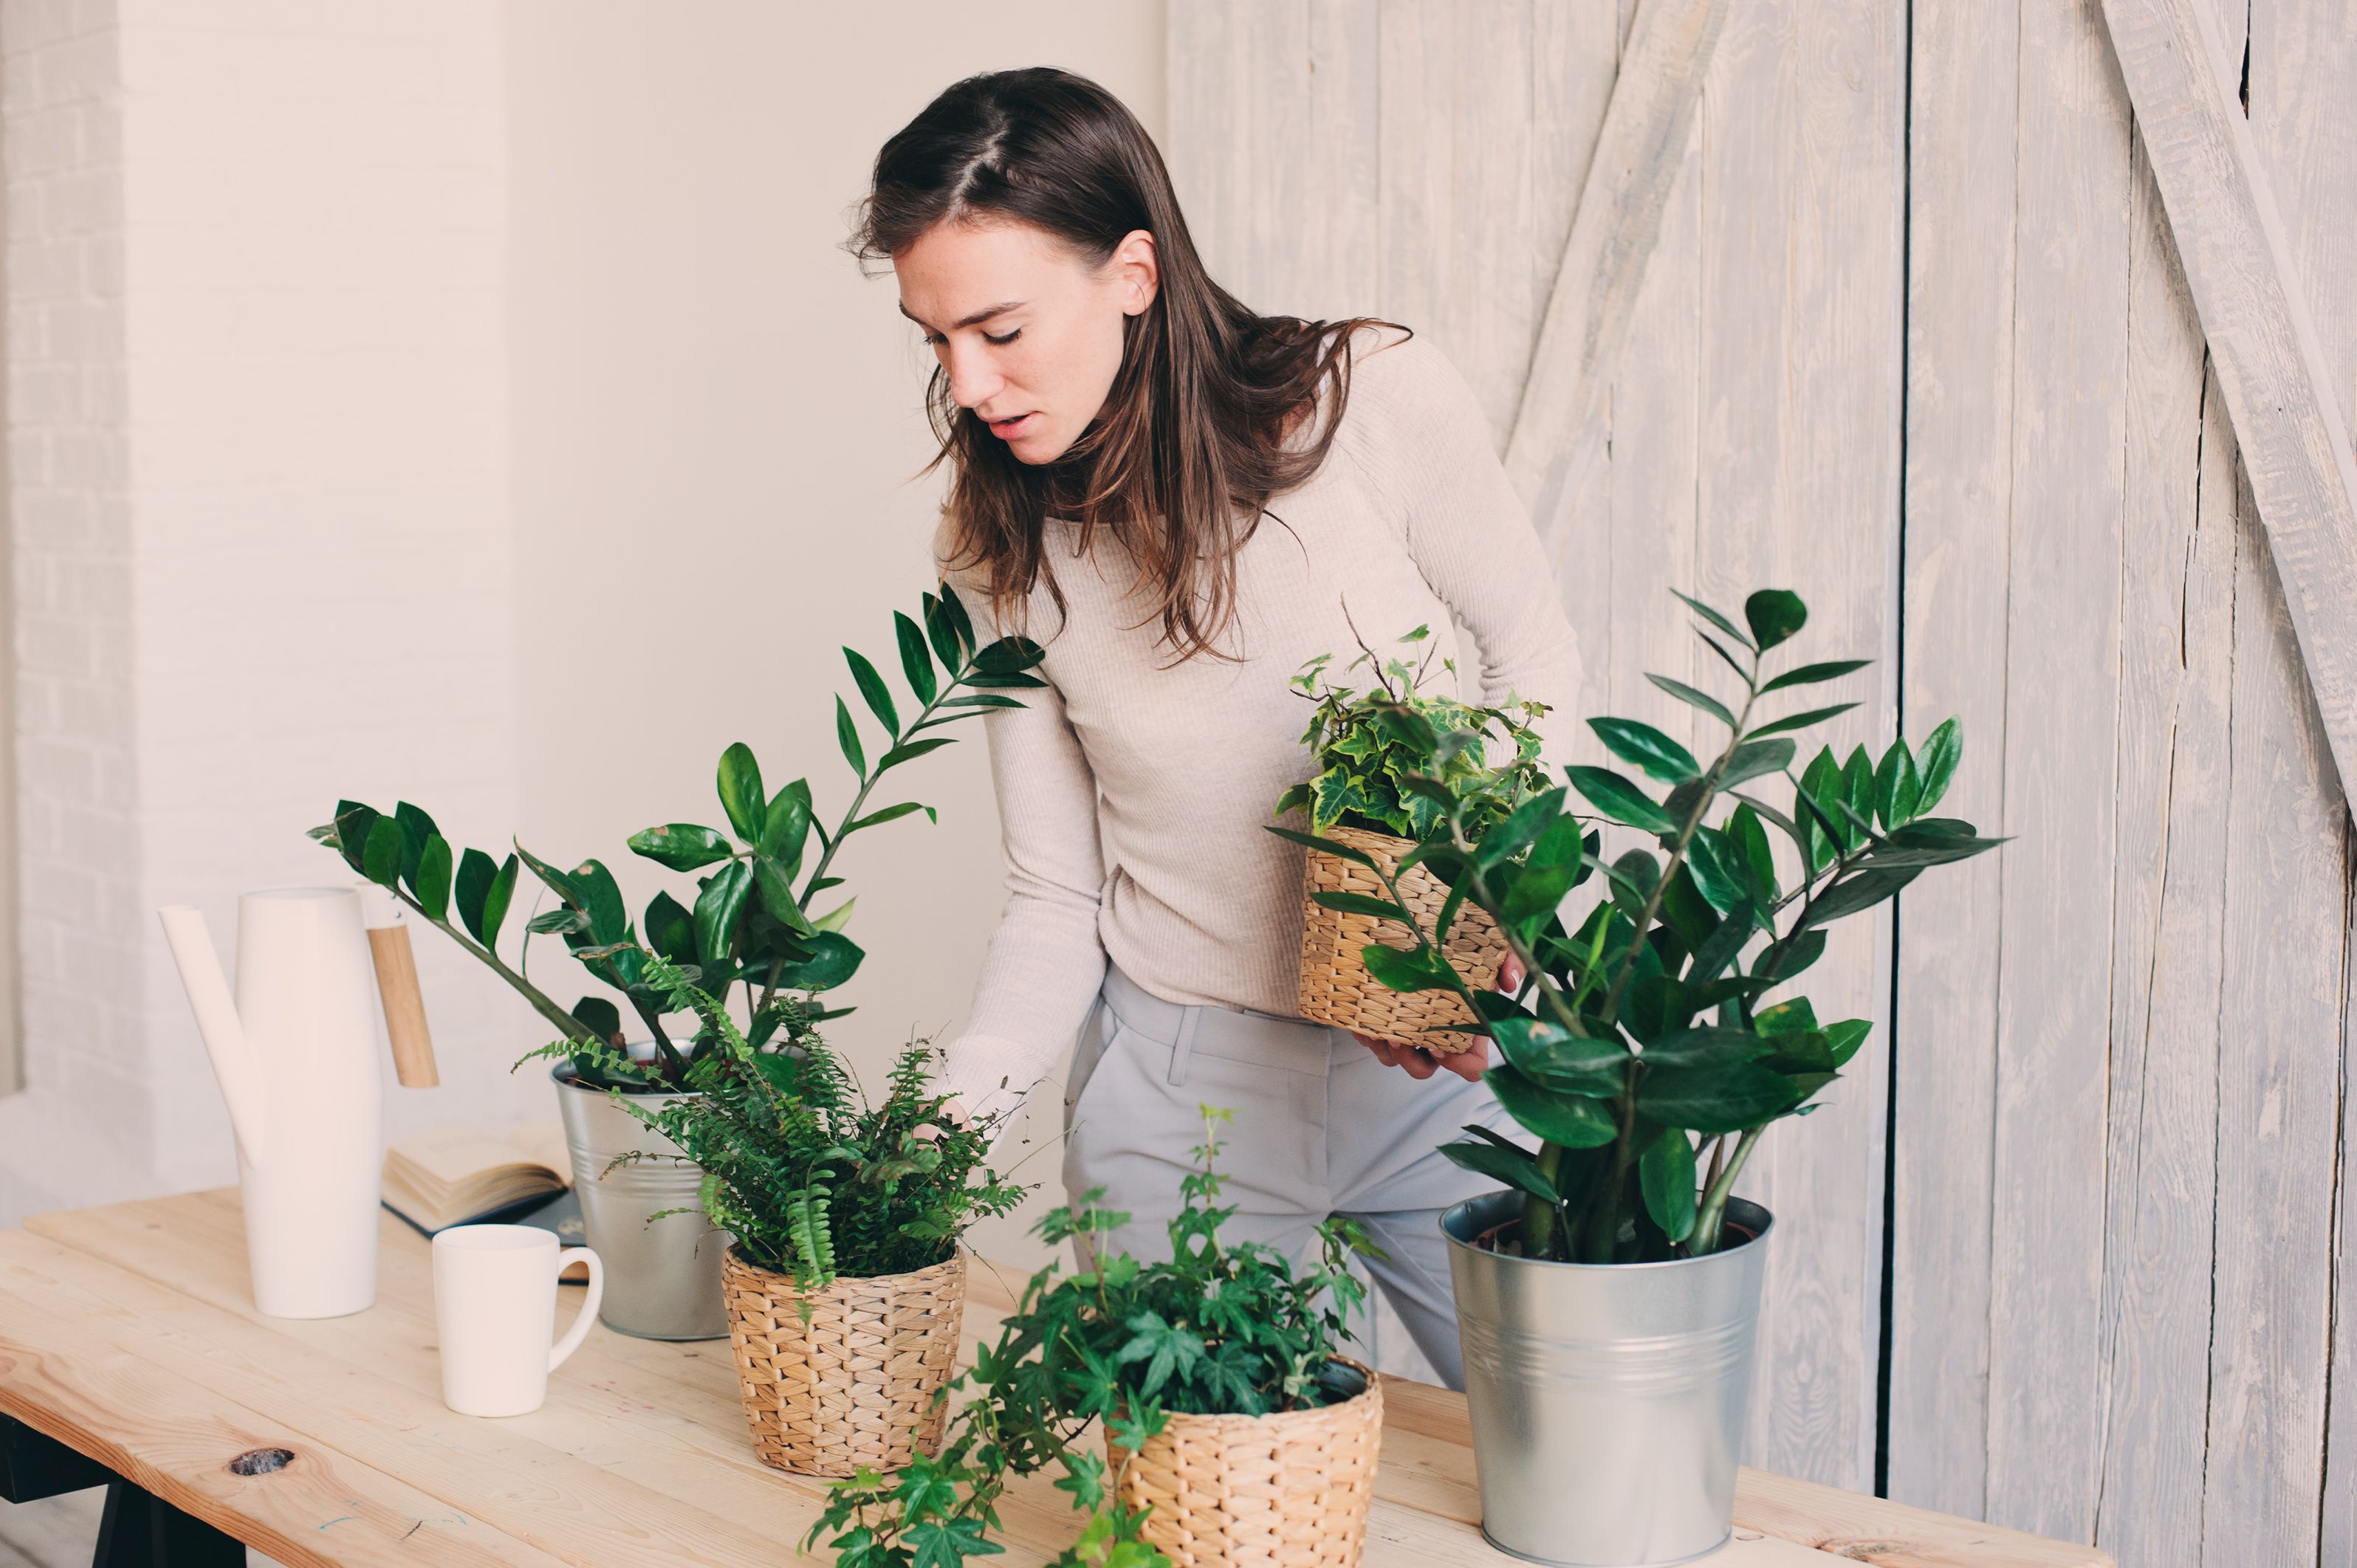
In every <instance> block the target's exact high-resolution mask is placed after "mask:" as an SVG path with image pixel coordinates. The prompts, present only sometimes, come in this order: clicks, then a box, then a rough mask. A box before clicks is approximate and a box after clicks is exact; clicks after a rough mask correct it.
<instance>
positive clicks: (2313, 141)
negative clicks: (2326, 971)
mask: <svg viewBox="0 0 2357 1568" xmlns="http://www.w3.org/2000/svg"><path fill="white" fill-rule="evenodd" d="M2231 15H2232V13H2231V11H2230V12H2229V16H2230V17H2231ZM2248 17H2249V25H2250V32H2249V38H2248V48H2249V68H2248V69H2249V83H2250V94H2249V103H2250V131H2251V139H2252V142H2253V144H2254V145H2255V147H2256V149H2257V152H2258V155H2259V157H2260V160H2261V162H2262V164H2263V166H2265V167H2266V171H2267V176H2268V178H2269V181H2270V182H2271V184H2272V185H2273V187H2274V188H2275V192H2276V201H2277V204H2278V207H2279V209H2280V213H2281V216H2282V220H2283V225H2284V234H2285V239H2286V241H2287V245H2288V254H2289V257H2290V261H2291V264H2292V270H2293V273H2294V274H2295V275H2296V276H2297V277H2298V279H2299V280H2300V283H2301V285H2302V286H2301V288H2300V290H2299V293H2300V297H2301V298H2302V299H2303V300H2304V301H2305V303H2306V304H2307V306H2309V313H2310V319H2311V321H2312V323H2313V325H2314V328H2315V332H2316V341H2317V344H2318V347H2319V349H2321V351H2322V356H2323V366H2324V372H2325V376H2326V379H2327V381H2328V382H2329V384H2330V386H2331V388H2332V390H2333V393H2334V395H2335V398H2336V400H2337V401H2338V403H2339V404H2340V406H2341V409H2342V411H2343V412H2344V413H2347V412H2348V411H2350V410H2351V409H2352V407H2357V294H2353V293H2352V289H2351V288H2350V287H2349V281H2348V280H2349V279H2350V277H2351V275H2352V270H2357V184H2352V178H2351V171H2352V169H2357V115H2352V113H2350V104H2351V103H2352V102H2357V29H2352V27H2350V23H2349V11H2348V7H2347V6H2346V5H2340V4H2335V3H2333V0H2255V3H2254V4H2252V5H2250V6H2249V9H2248ZM2233 41H2234V40H2233V39H2232V38H2230V39H2229V40H2228V44H2229V53H2230V55H2231V54H2233V52H2234V51H2233V48H2232V45H2233ZM2344 434H2347V433H2346V432H2344ZM2283 705H2284V704H2283V703H2282V702H2281V701H2280V700H2278V702H2277V703H2276V708H2277V710H2278V711H2280V709H2281V708H2282V706H2283ZM2237 716H2238V718H2239V717H2240V710H2239V707H2238V711H2237ZM2310 745H2311V746H2312V745H2313V743H2312V742H2311V743H2310ZM2341 782H2342V789H2343V795H2344V798H2345V794H2346V779H2345V777H2344V778H2343V779H2342V781H2341ZM2238 815H2239V812H2238ZM2342 831H2343V836H2344V838H2346V837H2347V836H2348V829H2347V825H2346V823H2345V822H2344V823H2343V829H2342ZM2303 869H2304V870H2305V869H2306V868H2303ZM2351 878H2352V863H2351V860H2350V857H2349V854H2348V853H2347V852H2346V851H2345V850H2344V852H2343V854H2342V855H2341V881H2342V885H2343V886H2349V885H2350V882H2351ZM2298 886H2304V887H2309V888H2310V889H2311V892H2310V897H2312V896H2313V891H2312V889H2313V884H2312V882H2311V881H2310V879H2309V876H2307V875H2303V876H2302V877H2301V878H2300V881H2299V883H2298ZM2344 908H2357V905H2351V904H2344ZM2309 913H2310V914H2311V916H2314V915H2315V914H2316V913H2317V912H2316V911H2315V910H2314V908H2313V906H2312V905H2311V906H2310V908H2309ZM2321 918H2322V919H2323V921H2324V924H2325V925H2326V926H2328V927H2329V926H2330V925H2334V924H2338V925H2340V927H2341V955H2342V970H2343V975H2342V979H2341V984H2340V985H2339V986H2338V987H2337V989H2338V990H2339V991H2340V993H2341V995H2340V1004H2339V1014H2340V1018H2341V1026H2340V1030H2339V1035H2340V1039H2339V1047H2340V1053H2341V1060H2340V1073H2339V1091H2340V1098H2341V1124H2340V1125H2341V1133H2340V1137H2339V1139H2338V1142H2337V1145H2336V1147H2335V1148H2334V1150H2333V1152H2332V1159H2333V1164H2334V1166H2335V1170H2334V1182H2333V1195H2332V1201H2333V1204H2334V1206H2335V1213H2336V1215H2337V1221H2338V1226H2339V1231H2340V1234H2339V1238H2338V1244H2337V1245H2336V1246H2335V1247H2334V1248H2333V1250H2332V1255H2331V1257H2330V1261H2329V1263H2328V1262H2319V1260H2318V1258H2317V1256H2316V1253H2315V1251H2314V1250H2313V1247H2312V1245H2311V1244H2310V1243H2309V1238H2303V1239H2302V1245H2301V1246H2300V1248H2299V1249H2298V1251H2297V1254H2296V1256H2295V1257H2294V1258H2291V1259H2287V1260H2284V1261H2283V1262H2280V1263H2279V1264H2278V1265H2277V1266H2278V1267H2280V1268H2283V1269H2285V1270H2286V1271H2287V1274H2286V1279H2287V1282H2289V1283H2294V1284H2299V1283H2310V1282H2304V1281H2302V1280H2301V1279H2300V1276H2299V1274H2298V1273H2294V1272H2291V1271H2298V1270H2308V1271H2316V1270H2319V1269H2325V1270H2328V1271H2329V1273H2330V1279H2331V1287H2332V1292H2333V1294H2332V1312H2331V1316H2330V1323H2331V1332H2332V1342H2331V1344H2330V1371H2329V1373H2328V1374H2327V1377H2326V1380H2325V1381H2326V1400H2327V1409H2328V1412H2329V1416H2328V1425H2327V1430H2326V1432H2325V1434H2324V1444H2323V1458H2324V1463H2323V1465H2322V1466H2315V1468H2318V1469H2320V1471H2321V1473H2320V1474H2319V1475H2317V1476H2316V1477H2315V1479H2316V1481H2317V1483H2318V1484H2319V1487H2320V1489H2321V1494H2322V1495H2321V1498H2320V1499H2319V1509H2318V1515H2319V1518H2318V1523H2317V1530H2318V1537H2317V1543H2316V1557H2315V1561H2316V1562H2317V1563H2320V1564H2332V1563H2348V1562H2357V1283H2352V1281H2353V1280H2357V1272H2353V1271H2352V1259H2353V1258H2357V1201H2353V1200H2352V1191H2351V1186H2350V1168H2349V1150H2350V1139H2351V1138H2352V1136H2357V1105H2352V1101H2351V1095H2350V1088H2351V1086H2350V1081H2349V1059H2348V1051H2349V1045H2350V1038H2349V1024H2348V1020H2349V1019H2350V1018H2351V1017H2352V1015H2357V989H2352V987H2357V972H2352V955H2357V930H2352V929H2351V928H2350V927H2349V926H2348V925H2347V924H2346V923H2345V922H2334V921H2332V920H2331V919H2330V916H2329V915H2325V916H2322V917H2321ZM2298 945H2299V946H2301V947H2310V948H2312V949H2313V950H2314V959H2315V960H2320V959H2321V958H2322V957H2323V956H2324V953H2325V951H2327V950H2329V949H2330V945H2331V944H2330V942H2327V941H2320V940H2314V939H2312V938H2306V937H2303V940H2301V941H2300V943H2299V944H2298ZM2285 956H2286V958H2289V956H2290V955H2285ZM2312 961H2313V960H2312ZM2303 980H2304V981H2305V983H2304V984H2303V985H2302V987H2301V988H2302V989H2305V987H2306V985H2308V984H2313V983H2314V982H2313V981H2312V980H2305V977H2303ZM2302 1010H2303V1012H2306V1013H2307V1014H2308V1015H2309V1028H2307V1029H2303V1030H2302V1031H2301V1032H2303V1033H2308V1034H2309V1039H2310V1045H2309V1049H2310V1050H2311V1051H2313V1050H2314V1049H2315V1048H2317V1047H2316V1043H2315V1040H2314V1036H2313V1033H2312V1032H2311V1031H2312V1029H2313V1025H2314V1019H2315V1017H2316V1011H2315V1009H2314V1006H2313V1004H2312V1003H2308V1004H2303V1008H2302ZM2310 1070H2311V1071H2312V1070H2313V1069H2312V1068H2311V1069H2310ZM2306 1179H2308V1180H2309V1181H2314V1180H2315V1179H2316V1176H2315V1172H2314V1171H2313V1170H2312V1169H2311V1170H2309V1171H2308V1172H2307V1173H2306ZM2302 1206H2303V1207H2309V1204H2308V1203H2307V1202H2306V1201H2305V1195H2304V1200H2303V1205H2302ZM2300 1316H2305V1313H2303V1314H2301V1315H2300ZM2283 1370H2284V1372H2285V1373H2286V1374H2287V1375H2289V1376H2295V1377H2297V1376H2301V1375H2303V1374H2302V1373H2301V1372H2300V1371H2299V1370H2298V1369H2297V1368H2296V1367H2286V1368H2284V1369H2283ZM2270 1403H2273V1402H2272V1401H2271V1402H2270ZM2310 1457H2311V1456H2302V1458H2301V1459H2300V1460H2299V1461H2298V1462H2292V1463H2289V1464H2287V1470H2288V1472H2289V1474H2288V1475H2287V1477H2286V1478H2287V1479H2290V1478H2291V1477H2300V1478H2301V1479H2303V1480H2305V1479H2306V1478H2307V1477H2309V1473H2310V1471H2311V1468H2312V1466H2311V1464H2310V1463H2309V1462H2308V1461H2309V1458H2310ZM2257 1479H2260V1477H2248V1476H2246V1477H2242V1478H2241V1479H2240V1480H2238V1482H2237V1483H2236V1489H2237V1490H2238V1491H2240V1490H2242V1489H2243V1488H2244V1487H2246V1486H2247V1485H2248V1483H2249V1482H2250V1481H2253V1480H2257ZM2259 1495H2260V1496H2261V1497H2264V1496H2265V1494H2264V1492H2261V1493H2260V1494H2259Z"/></svg>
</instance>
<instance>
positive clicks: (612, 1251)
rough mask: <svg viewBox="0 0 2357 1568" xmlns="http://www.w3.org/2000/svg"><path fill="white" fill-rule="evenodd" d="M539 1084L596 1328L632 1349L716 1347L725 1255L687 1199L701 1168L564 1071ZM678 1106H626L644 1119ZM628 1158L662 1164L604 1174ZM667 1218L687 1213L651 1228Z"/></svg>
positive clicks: (724, 1324) (694, 1202)
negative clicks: (581, 1242)
mask: <svg viewBox="0 0 2357 1568" xmlns="http://www.w3.org/2000/svg"><path fill="white" fill-rule="evenodd" d="M549 1076H550V1077H551V1078H553V1079H555V1080H556V1102H557V1105H558V1107H559V1109H560V1110H561V1111H562V1112H563V1114H564V1117H565V1149H566V1151H567V1152H568V1153H569V1154H571V1155H572V1156H573V1190H574V1191H575V1192H576V1193H577V1194H578V1195H579V1196H580V1199H581V1224H582V1229H583V1230H587V1232H588V1240H589V1247H590V1250H591V1251H595V1252H596V1253H597V1256H598V1258H599V1260H600V1261H601V1262H604V1264H605V1267H606V1300H605V1304H604V1305H603V1306H601V1307H600V1308H599V1309H598V1312H597V1320H598V1321H599V1322H601V1323H603V1324H604V1325H605V1326H607V1327H608V1328H611V1329H613V1330H614V1331H615V1332H617V1333H619V1334H630V1335H635V1336H636V1337H639V1338H640V1339H726V1337H728V1311H727V1308H726V1306H725V1305H723V1304H722V1301H721V1296H720V1262H721V1259H722V1258H723V1257H724V1256H725V1255H726V1252H727V1251H728V1234H727V1232H726V1231H724V1230H716V1229H715V1228H714V1226H713V1224H712V1222H711V1221H710V1220H708V1219H705V1217H704V1208H703V1205H702V1203H701V1202H699V1201H698V1198H697V1195H696V1189H697V1187H698V1186H699V1185H700V1184H701V1183H702V1182H703V1180H704V1168H703V1167H702V1166H701V1165H694V1164H691V1163H690V1162H689V1161H688V1160H687V1159H686V1158H685V1157H684V1155H683V1154H682V1152H681V1150H680V1147H679V1145H678V1144H674V1143H673V1142H672V1141H671V1140H670V1139H669V1138H666V1137H664V1136H663V1135H662V1133H658V1132H656V1131H655V1130H654V1129H653V1128H651V1127H649V1126H648V1125H647V1124H646V1123H644V1122H640V1120H638V1118H636V1117H634V1116H632V1115H631V1114H630V1112H627V1111H624V1110H623V1109H622V1108H621V1107H620V1106H619V1105H616V1104H615V1103H614V1102H613V1101H611V1100H610V1099H608V1097H607V1093H606V1091H605V1090H602V1089H592V1088H590V1087H588V1086H587V1085H586V1084H583V1083H580V1082H577V1081H576V1080H575V1079H574V1076H573V1069H572V1068H571V1066H569V1065H568V1064H565V1063H562V1062H560V1063H559V1064H557V1066H556V1067H555V1069H554V1070H552V1071H551V1072H550V1074H549ZM684 1098H685V1096H683V1095H678V1094H640V1095H632V1096H631V1099H633V1100H635V1101H639V1102H640V1103H642V1104H644V1105H646V1106H647V1107H648V1109H650V1110H652V1109H655V1108H657V1107H659V1106H662V1105H663V1104H665V1103H666V1102H668V1101H675V1100H681V1099H684ZM637 1150H642V1151H644V1152H645V1153H647V1154H650V1155H660V1156H662V1157H661V1158H657V1159H651V1160H633V1161H631V1162H630V1164H628V1165H615V1164H614V1160H615V1158H616V1157H617V1156H618V1155H627V1154H630V1153H631V1152H633V1151H637ZM609 1167H610V1168H609ZM667 1208H684V1209H687V1210H689V1212H688V1213H685V1214H672V1215H666V1216H665V1217H664V1218H662V1219H652V1217H653V1216H654V1215H656V1214H660V1213H662V1211H663V1210H664V1209H667ZM650 1220H651V1223H650Z"/></svg>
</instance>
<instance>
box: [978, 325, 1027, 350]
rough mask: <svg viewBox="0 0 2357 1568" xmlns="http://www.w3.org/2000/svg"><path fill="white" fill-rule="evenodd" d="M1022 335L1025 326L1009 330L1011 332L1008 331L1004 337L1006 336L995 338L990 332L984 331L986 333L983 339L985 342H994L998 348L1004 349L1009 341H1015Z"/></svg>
mask: <svg viewBox="0 0 2357 1568" xmlns="http://www.w3.org/2000/svg"><path fill="white" fill-rule="evenodd" d="M1022 336H1023V328H1020V327H1017V328H1016V329H1015V330H1014V331H1012V332H1009V333H1008V334H1007V335H1006V337H1004V338H994V337H992V336H991V335H990V334H989V333H987V332H985V333H984V334H983V335H982V340H983V341H984V342H985V343H990V344H994V345H996V347H998V348H1001V349H1004V348H1005V347H1006V345H1008V344H1009V343H1012V342H1014V341H1015V339H1017V338H1020V337H1022Z"/></svg>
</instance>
